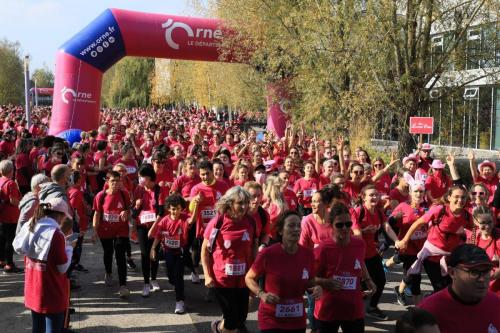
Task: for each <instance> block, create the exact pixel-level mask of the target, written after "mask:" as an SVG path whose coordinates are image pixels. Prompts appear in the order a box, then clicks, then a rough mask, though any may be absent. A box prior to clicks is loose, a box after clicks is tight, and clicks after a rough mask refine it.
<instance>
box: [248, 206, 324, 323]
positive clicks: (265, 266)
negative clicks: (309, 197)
mask: <svg viewBox="0 0 500 333" xmlns="http://www.w3.org/2000/svg"><path fill="white" fill-rule="evenodd" d="M276 229H277V233H278V235H279V236H278V238H279V239H280V243H276V244H273V245H271V246H269V247H267V248H265V249H263V250H262V251H261V252H259V254H258V256H257V259H256V260H255V262H254V263H253V265H252V267H251V268H250V270H249V271H248V273H247V275H246V277H245V282H246V285H247V286H248V288H249V289H250V291H251V292H252V293H253V294H255V295H257V297H258V298H260V300H261V302H260V304H259V311H258V321H259V329H260V331H261V332H276V331H277V330H278V331H282V332H297V333H299V332H305V331H306V313H305V309H304V301H303V300H302V298H303V295H304V293H305V292H306V291H310V292H312V295H313V298H314V299H318V298H319V297H320V296H321V292H322V288H321V287H319V286H316V287H313V285H314V275H315V274H314V271H313V268H314V256H313V252H312V249H308V248H305V247H302V246H301V245H299V244H298V243H299V238H300V230H301V221H300V217H299V216H298V215H297V213H295V212H286V213H284V214H283V215H282V216H281V217H280V219H279V221H278V222H277V224H276ZM262 276H265V283H264V286H263V288H261V286H260V285H259V281H258V280H259V278H260V277H262Z"/></svg>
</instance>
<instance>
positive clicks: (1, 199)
mask: <svg viewBox="0 0 500 333" xmlns="http://www.w3.org/2000/svg"><path fill="white" fill-rule="evenodd" d="M9 181H12V180H11V179H7V180H6V181H4V182H3V184H2V186H0V207H2V208H3V206H4V205H5V204H7V203H9V202H10V199H9V198H8V197H7V198H6V199H5V197H6V195H4V193H3V189H4V187H5V185H7V184H8V183H9Z"/></svg>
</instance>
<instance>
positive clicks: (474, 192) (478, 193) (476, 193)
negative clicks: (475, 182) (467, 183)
mask: <svg viewBox="0 0 500 333" xmlns="http://www.w3.org/2000/svg"><path fill="white" fill-rule="evenodd" d="M471 194H472V195H479V196H483V195H485V194H486V193H485V192H476V191H473V192H471Z"/></svg>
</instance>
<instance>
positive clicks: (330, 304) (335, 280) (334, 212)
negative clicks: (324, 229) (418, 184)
mask: <svg viewBox="0 0 500 333" xmlns="http://www.w3.org/2000/svg"><path fill="white" fill-rule="evenodd" d="M328 223H329V224H330V225H331V227H332V236H331V237H330V239H327V240H324V241H323V242H322V243H321V244H320V245H319V246H318V247H317V248H316V249H315V250H314V258H315V265H314V266H315V272H316V281H317V283H318V284H319V285H320V286H322V287H323V290H324V292H323V295H322V296H321V298H320V299H319V300H318V301H316V305H315V310H314V318H316V320H317V321H318V326H319V328H320V330H319V332H320V333H335V332H338V330H339V328H340V327H342V332H344V333H357V332H363V331H364V326H365V324H364V317H365V311H364V305H363V292H362V289H361V282H364V283H365V284H366V287H367V288H368V290H367V291H366V292H365V293H366V295H370V294H372V293H373V292H375V291H376V290H377V287H376V286H375V284H374V283H373V281H372V279H371V278H370V274H369V273H368V270H367V268H366V266H365V263H364V257H365V249H366V245H365V242H363V240H362V239H360V238H357V237H352V236H351V234H352V232H351V227H352V225H353V223H352V221H351V216H350V214H349V208H348V207H347V206H345V205H344V204H343V203H341V202H334V204H333V205H332V207H331V209H330V214H329V219H328Z"/></svg>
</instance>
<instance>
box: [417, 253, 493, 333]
mask: <svg viewBox="0 0 500 333" xmlns="http://www.w3.org/2000/svg"><path fill="white" fill-rule="evenodd" d="M492 265H493V264H492V262H491V260H490V259H489V257H488V255H487V254H486V252H485V251H484V250H483V249H481V248H480V247H477V246H475V245H472V244H463V245H460V246H458V247H457V248H455V250H453V252H452V253H451V255H450V257H449V258H448V271H449V274H450V277H451V279H452V283H451V285H450V286H449V287H448V288H447V289H443V290H441V291H439V292H437V293H435V294H433V295H432V296H430V297H428V298H426V299H425V300H424V301H423V302H422V303H421V304H420V305H419V307H421V308H422V309H424V310H427V311H429V312H430V313H432V314H433V315H434V316H435V317H436V319H437V321H438V323H439V328H440V330H441V332H442V333H447V332H453V333H461V332H464V333H466V332H467V333H469V332H484V333H498V332H500V297H498V296H497V295H496V294H494V293H493V292H490V291H488V284H489V281H490V274H491V268H492Z"/></svg>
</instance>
